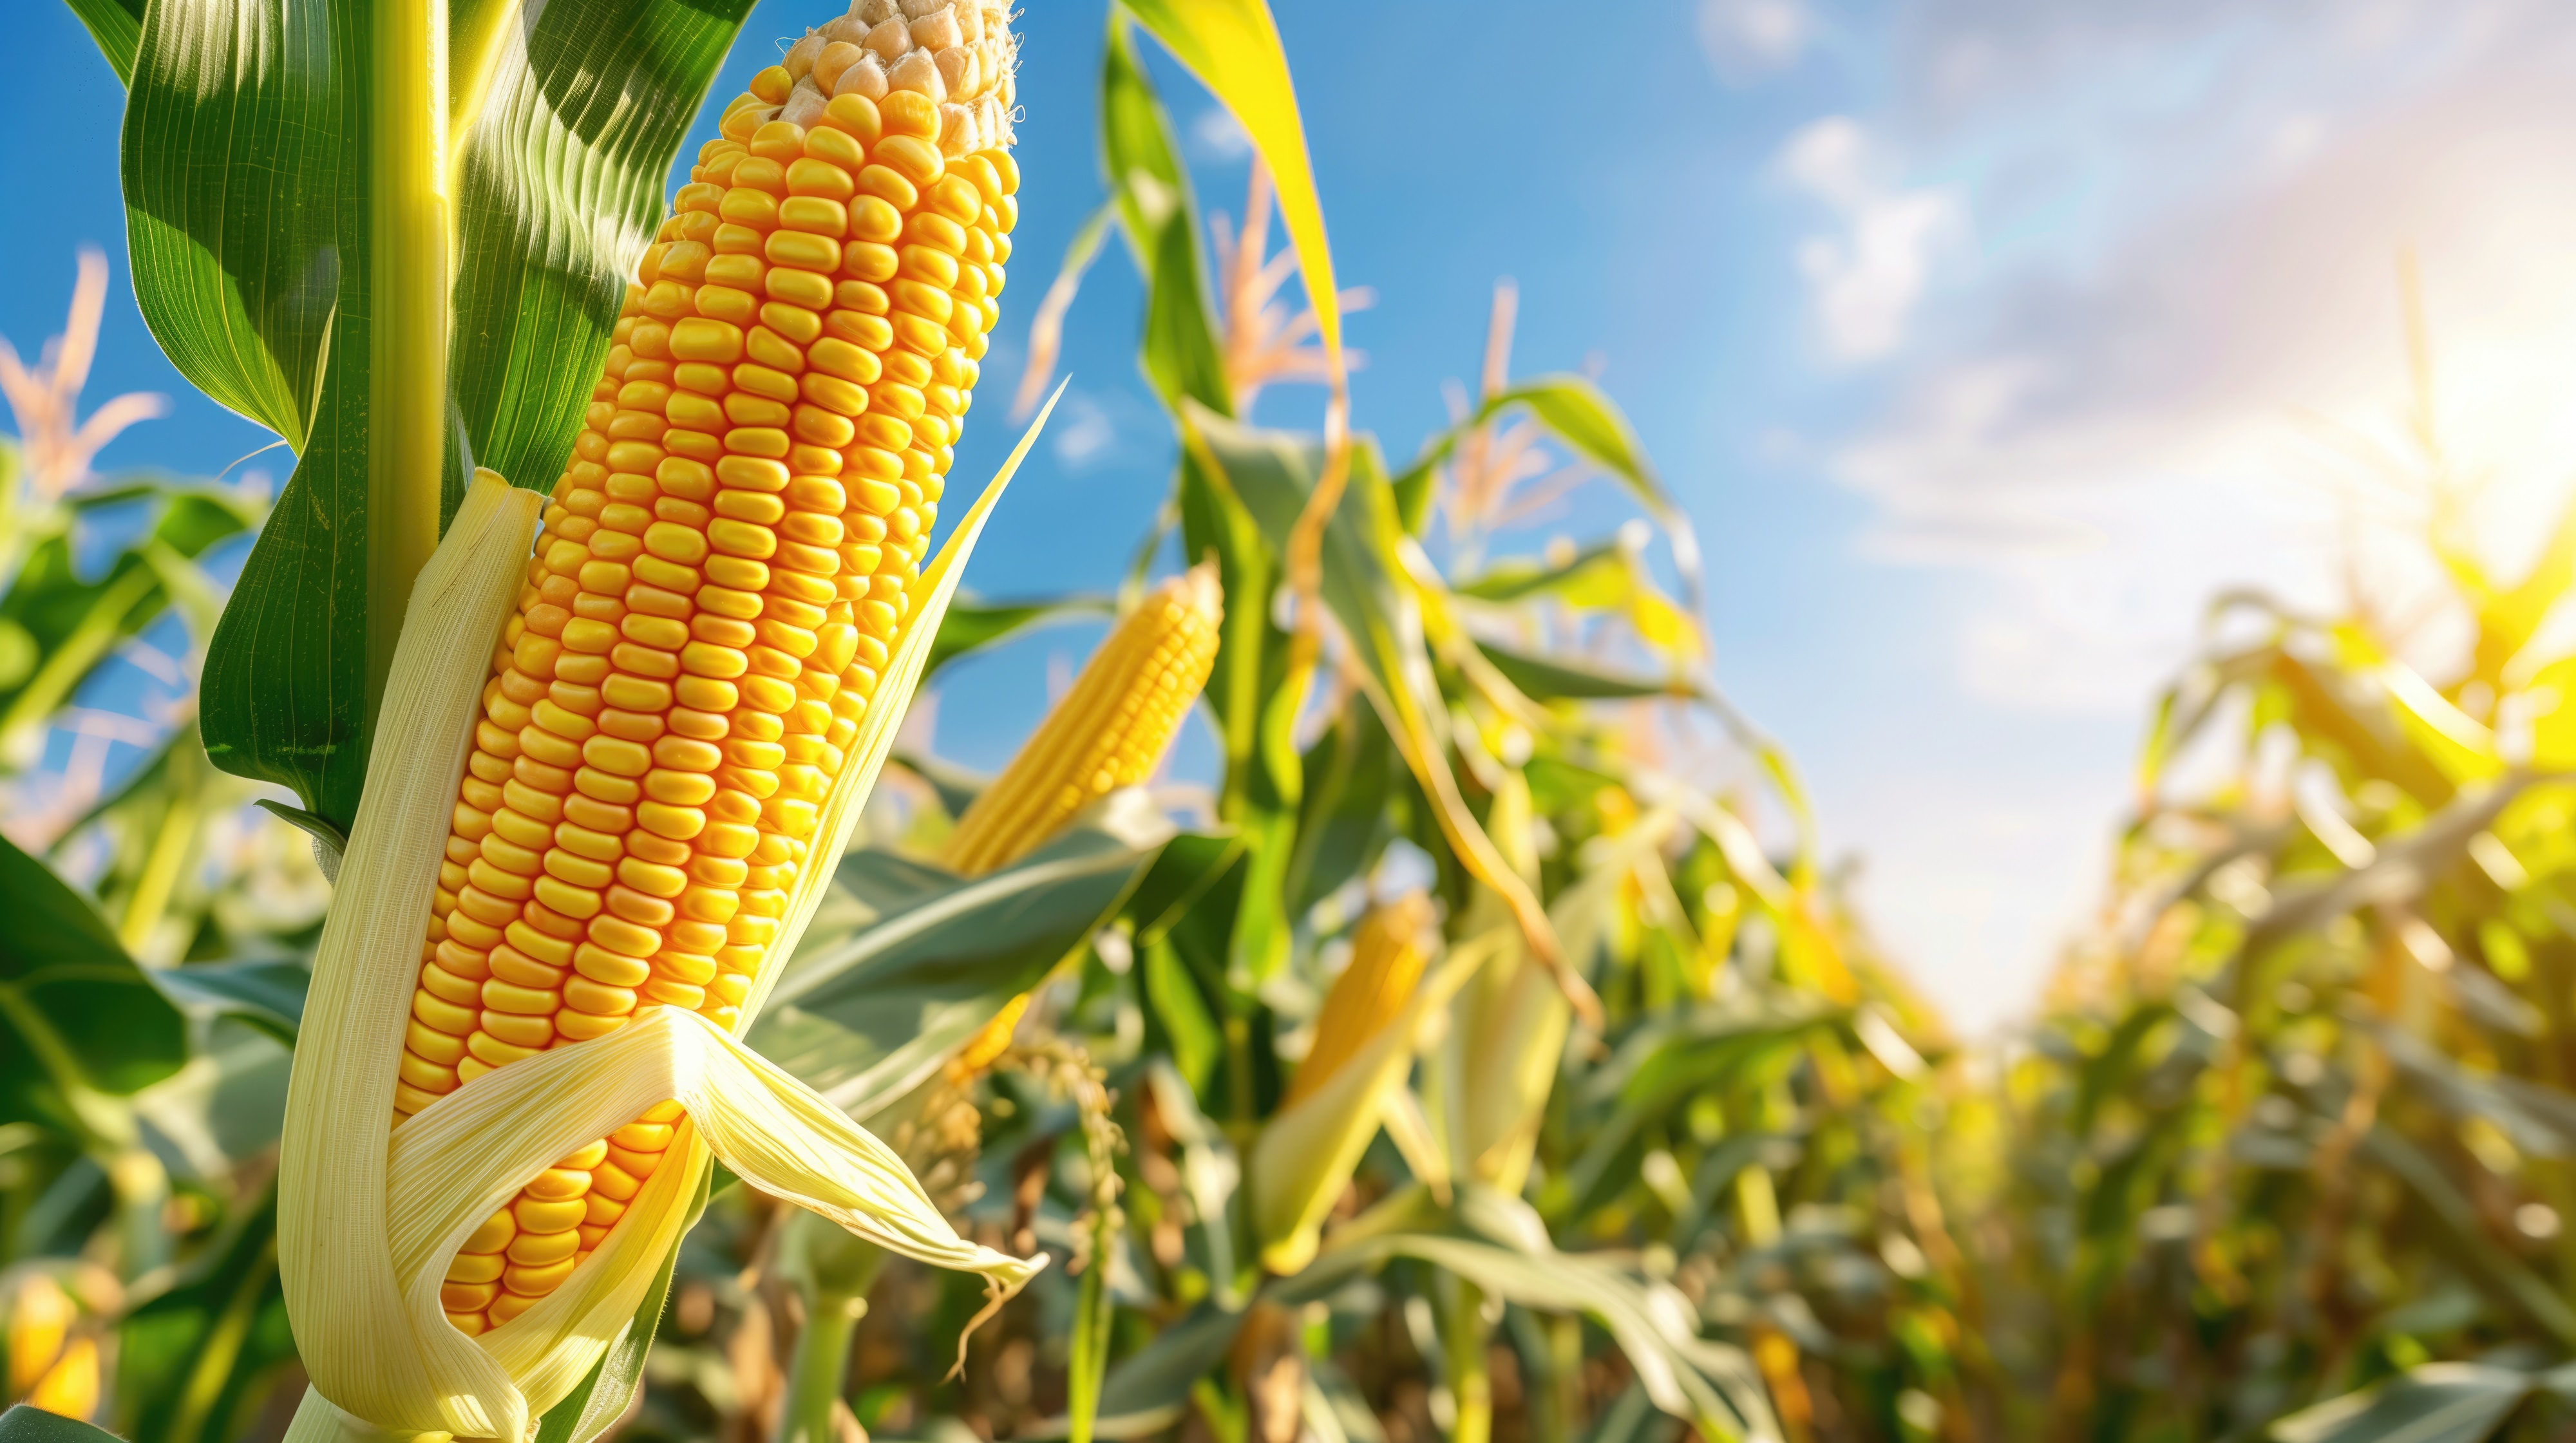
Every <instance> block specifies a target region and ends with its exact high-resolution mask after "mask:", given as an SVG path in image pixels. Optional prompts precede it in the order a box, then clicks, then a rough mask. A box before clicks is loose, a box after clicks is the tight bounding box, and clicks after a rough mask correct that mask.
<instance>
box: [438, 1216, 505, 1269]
mask: <svg viewBox="0 0 2576 1443" xmlns="http://www.w3.org/2000/svg"><path fill="white" fill-rule="evenodd" d="M518 1235H519V1220H518V1219H517V1218H514V1217H512V1216H510V1210H509V1209H507V1208H503V1209H502V1210H501V1211H499V1212H496V1213H494V1214H492V1215H491V1216H490V1217H488V1218H485V1219H484V1220H483V1224H482V1226H480V1227H478V1228H476V1229H475V1230H474V1233H473V1235H472V1236H471V1237H468V1238H467V1239H466V1240H465V1241H463V1242H461V1243H459V1244H457V1245H456V1251H457V1252H458V1253H459V1254H460V1255H462V1254H468V1253H497V1252H499V1251H501V1249H503V1248H505V1247H508V1246H509V1245H510V1239H512V1238H514V1237H517V1236H518ZM448 1276H449V1277H451V1278H454V1277H456V1274H455V1273H454V1272H453V1271H451V1272H449V1274H448ZM457 1281H459V1282H466V1281H471V1280H470V1279H464V1278H458V1279H457Z"/></svg>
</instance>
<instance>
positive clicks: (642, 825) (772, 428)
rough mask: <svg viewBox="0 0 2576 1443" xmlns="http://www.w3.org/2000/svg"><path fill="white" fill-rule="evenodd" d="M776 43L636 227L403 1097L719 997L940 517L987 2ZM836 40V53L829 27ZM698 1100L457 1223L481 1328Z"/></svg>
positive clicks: (425, 986) (998, 249) (955, 407)
mask: <svg viewBox="0 0 2576 1443" xmlns="http://www.w3.org/2000/svg"><path fill="white" fill-rule="evenodd" d="M830 29H831V31H832V32H833V34H834V35H835V36H837V35H843V34H847V35H852V36H855V37H857V38H860V39H863V40H864V42H865V49H864V50H863V51H862V50H860V49H859V48H858V47H854V46H850V45H847V44H844V43H841V42H840V41H838V40H837V39H833V38H831V37H827V36H825V35H821V34H816V35H809V36H807V37H806V38H805V40H803V41H801V42H800V43H799V44H798V45H797V46H796V47H795V48H794V49H793V50H792V51H791V52H790V54H789V56H788V59H787V63H786V64H785V65H782V66H775V67H772V68H770V69H768V70H765V71H762V72H761V73H760V74H759V75H758V76H756V77H755V78H754V79H753V81H752V85H751V91H750V93H748V94H746V95H743V96H742V97H740V98H738V99H737V100H735V101H734V102H733V103H732V105H731V106H730V107H728V109H727V112H726V117H725V121H724V125H723V138H722V139H719V140H715V141H711V142H709V143H708V144H707V145H706V147H705V148H704V149H702V150H701V151H700V152H699V164H698V166H697V167H696V169H695V170H694V171H693V172H692V183H691V184H690V185H688V186H686V187H684V188H683V189H682V190H681V191H680V193H679V196H678V199H677V202H676V207H675V209H676V213H675V214H674V215H673V216H672V217H671V219H670V220H669V221H668V222H666V223H665V225H664V226H663V228H662V231H661V233H660V236H659V243H658V244H656V245H655V246H654V247H653V248H652V249H651V250H650V251H649V252H648V253H647V255H646V257H645V260H644V263H643V268H642V271H641V275H640V284H639V285H638V286H637V287H636V288H634V289H632V290H631V291H630V292H629V294H628V297H627V302H626V305H625V308H624V311H623V313H622V315H621V317H620V319H619V321H618V324H617V329H616V333H615V345H614V348H613V349H612V350H611V351H610V353H609V359H608V365H607V374H606V376H605V377H604V379H602V381H601V382H600V384H599V387H598V389H597V391H596V392H595V393H594V395H593V401H592V405H591V407H590V413H589V416H588V418H587V422H586V424H585V426H584V428H583V431H582V433H581V436H580V437H579V439H578V442H577V443H576V446H575V448H574V456H575V459H574V460H573V462H572V463H571V465H570V467H569V468H568V469H567V471H566V472H565V474H564V476H563V477H562V478H561V480H560V481H559V482H558V483H557V485H556V489H555V496H554V504H553V505H552V506H550V507H549V508H548V509H547V511H546V513H545V520H546V531H545V534H544V536H543V537H542V538H541V539H540V542H539V545H538V555H537V557H536V559H535V560H534V561H533V562H532V563H531V564H530V566H529V571H528V583H527V585H526V587H525V588H524V589H523V591H522V592H521V595H520V600H519V607H518V611H517V613H516V615H515V616H514V617H513V618H512V620H511V621H510V623H509V626H508V629H507V631H506V632H505V634H504V637H503V644H502V648H501V651H500V653H499V654H498V655H497V656H496V657H495V659H494V664H493V676H492V679H491V681H490V683H489V684H488V685H487V686H486V688H485V691H484V712H485V714H484V718H483V720H482V721H481V722H480V723H479V725H478V726H477V729H476V736H475V747H474V750H473V752H472V754H471V756H470V757H469V759H468V763H467V774H466V777H465V779H464V782H463V784H462V787H461V796H460V798H459V800H458V803H457V806H456V811H455V817H454V824H453V829H452V831H451V833H450V838H449V842H448V862H447V865H446V866H445V867H444V868H443V869H442V871H441V875H440V887H439V891H438V894H437V898H436V902H435V905H434V907H433V916H432V920H431V922H430V925H429V934H428V939H427V944H426V947H425V949H424V954H423V958H422V964H421V973H420V985H419V990H418V992H417V993H416V995H415V997H414V1001H413V1009H412V1016H413V1022H412V1025H411V1027H410V1029H409V1032H408V1034H407V1038H406V1045H405V1055H404V1057H403V1059H402V1083H401V1086H400V1087H399V1088H398V1090H397V1096H396V1103H395V1108H396V1118H395V1122H396V1125H397V1126H399V1125H400V1123H401V1120H402V1119H403V1118H404V1117H407V1116H409V1115H411V1114H412V1113H415V1112H418V1111H419V1110H421V1109H422V1108H424V1107H427V1106H428V1105H429V1104H430V1103H432V1102H433V1101H435V1100H436V1099H437V1098H438V1097H439V1096H441V1095H443V1094H445V1093H447V1092H450V1091H452V1090H454V1089H455V1088H456V1087H458V1086H459V1085H461V1084H462V1083H464V1082H469V1081H471V1080H473V1079H474V1078H475V1077H477V1076H479V1075H481V1074H482V1073H483V1072H486V1071H489V1070H491V1069H493V1068H497V1067H502V1066H506V1065H508V1064H509V1063H511V1062H513V1061H517V1060H519V1059H521V1058H524V1057H528V1056H532V1055H533V1054H534V1053H536V1052H538V1051H540V1050H543V1049H545V1048H548V1047H552V1046H554V1045H556V1044H557V1043H558V1042H564V1041H574V1042H578V1041H581V1040H584V1039H586V1038H591V1037H597V1036H601V1035H603V1034H605V1033H607V1032H610V1031H613V1030H615V1029H617V1028H619V1027H621V1026H623V1025H625V1022H626V1021H627V1019H628V1018H629V1017H630V1016H632V1015H633V1014H634V1012H635V1011H636V1010H637V1009H638V1008H641V1007H650V1006H655V1005H663V1006H678V1007H688V1008H692V1009H695V1010H697V1011H700V1012H702V1013H704V1014H705V1015H707V1016H708V1017H709V1018H711V1019H713V1020H714V1021H715V1022H717V1023H718V1024H719V1025H721V1026H726V1027H734V1026H736V1025H738V1024H739V1022H740V1021H741V1007H742V1004H743V1002H744V1000H745V998H746V997H748V996H749V995H750V993H751V991H752V988H753V986H754V984H755V981H756V979H757V976H758V972H759V968H760V966H761V963H762V961H763V959H764V957H765V956H766V955H767V952H768V949H769V944H770V943H771V941H772V940H773V939H774V937H775V935H776V932H777V928H778V925H779V924H778V918H779V917H780V915H781V914H782V913H783V911H784V910H785V905H786V899H787V896H788V888H789V886H790V884H791V883H792V882H793V880H794V878H795V876H796V874H797V871H798V869H799V868H801V867H803V866H806V865H808V864H812V863H817V862H819V863H820V864H823V865H828V864H829V859H815V858H811V857H809V855H808V850H807V844H808V840H809V838H810V836H811V835H812V833H813V830H814V827H815V822H816V816H817V808H818V806H819V804H820V803H821V802H822V800H823V799H824V797H825V795H826V793H827V791H828V789H829V788H830V786H831V784H832V780H833V778H834V777H835V776H836V775H837V774H838V773H839V772H840V770H841V768H842V765H843V763H844V760H845V754H846V751H847V749H848V747H849V744H850V741H851V739H852V737H853V736H854V734H855V733H856V730H857V723H858V720H859V718H860V717H861V716H862V715H863V714H864V712H865V709H866V707H867V705H868V700H869V698H870V696H871V695H873V693H874V691H875V689H876V685H877V681H878V673H879V668H881V667H882V666H883V665H884V664H885V662H886V658H887V652H888V647H889V645H890V644H891V641H892V639H893V636H894V632H895V628H896V627H897V625H898V624H899V623H900V622H901V620H902V618H903V615H904V611H905V606H906V596H905V585H906V582H907V580H908V579H909V578H910V577H911V576H912V575H913V574H914V573H915V572H916V571H917V570H918V568H919V566H920V563H921V560H922V557H923V555H924V553H925V552H926V551H927V549H928V546H929V531H930V529H931V525H932V522H933V520H934V518H935V516H936V513H937V509H938V502H939V497H940V491H941V483H942V480H943V478H944V476H945V474H946V472H947V470H948V466H949V462H950V459H951V456H952V454H953V453H952V451H951V446H952V444H953V443H954V442H955V440H956V438H957V435H958V428H959V425H960V423H961V421H962V419H963V416H964V413H965V411H966V408H967V405H968V398H969V395H970V393H971V392H972V390H973V388H974V384H975V380H976V373H977V364H976V363H977V360H978V358H980V357H981V356H982V355H983V353H984V349H985V340H984V337H985V333H986V332H987V331H988V330H989V329H990V328H991V326H992V324H993V322H994V320H995V318H996V315H997V310H996V306H995V302H994V297H995V295H996V294H998V293H999V291H1000V290H1001V287H1002V269H1001V266H1002V262H1003V261H1004V260H1005V259H1006V258H1007V257H1008V256H1009V254H1010V241H1009V239H1008V234H1009V231H1010V228H1011V224H1012V222H1013V220H1014V219H1015V218H1016V215H1017V207H1016V204H1015V203H1014V201H1013V200H1012V199H1011V196H1012V193H1013V192H1014V191H1015V190H1016V189H1017V188H1018V174H1017V171H1016V169H1015V167H1014V166H1013V164H1012V161H1011V158H1010V155H1009V152H1008V149H1007V146H1008V143H1009V126H1008V121H1007V110H1006V107H1007V106H1008V103H1009V98H1010V79H1009V73H1010V61H1011V50H1012V42H1011V38H1010V35H1009V33H1008V31H1007V28H1006V17H1005V14H1004V12H1002V11H1000V10H990V11H986V10H979V9H975V8H972V7H970V6H969V5H967V4H949V3H946V0H940V3H936V4H925V3H921V0H905V3H904V5H903V7H901V10H898V8H897V7H896V6H895V5H893V4H892V3H891V0H862V3H861V4H860V5H858V6H857V7H856V8H855V9H854V10H853V11H852V13H851V14H850V15H849V16H847V17H844V18H843V19H840V20H836V21H834V22H833V24H832V26H831V27H830ZM845 52H846V53H845ZM680 1115H681V1111H680V1108H679V1106H678V1104H676V1103H666V1104H664V1105H663V1106H661V1107H658V1108H655V1109H653V1110H652V1111H650V1112H647V1113H646V1114H645V1115H644V1116H643V1117H641V1118H639V1119H637V1120H636V1121H635V1122H634V1123H632V1124H630V1125H628V1126H627V1127H625V1128H623V1129H621V1130H619V1131H618V1132H617V1133H616V1134H615V1135H614V1136H612V1137H609V1138H606V1139H603V1140H601V1141H600V1142H597V1143H594V1144H592V1145H591V1146H589V1147H587V1148H584V1149H582V1150H581V1151H579V1152H576V1153H574V1154H573V1155H571V1156H569V1157H566V1158H564V1159H563V1160H562V1161H561V1162H560V1163H559V1164H558V1165H557V1166H556V1167H555V1168H554V1169H552V1170H550V1171H548V1172H547V1173H545V1174H544V1175H542V1176H541V1177H539V1178H538V1179H537V1180H536V1181H534V1182H532V1183H530V1184H529V1185H528V1187H527V1188H526V1189H525V1190H524V1191H523V1193H522V1194H521V1196H520V1197H519V1198H518V1199H517V1200H516V1201H515V1202H514V1203H513V1204H512V1205H511V1206H510V1207H507V1208H504V1209H502V1210H501V1211H499V1212H497V1213H495V1214H494V1215H493V1216H492V1217H491V1219H490V1220H489V1221H488V1222H487V1223H486V1224H485V1225H484V1226H483V1228H482V1229H481V1230H480V1231H478V1232H477V1233H476V1234H475V1235H474V1236H473V1237H472V1238H470V1239H469V1240H468V1241H467V1242H466V1243H465V1245H464V1247H463V1248H462V1249H461V1250H460V1251H459V1253H458V1255H457V1257H456V1258H455V1260H454V1262H453V1264H452V1265H451V1267H450V1269H449V1271H448V1274H447V1286H446V1288H445V1289H444V1291H443V1294H442V1301H443V1303H444V1305H445V1307H446V1309H447V1312H448V1316H449V1317H450V1319H451V1320H452V1321H454V1322H455V1324H456V1325H457V1326H458V1327H459V1328H461V1329H463V1330H464V1331H466V1332H468V1333H477V1332H480V1331H482V1330H483V1329H485V1328H487V1327H491V1326H497V1325H499V1324H501V1323H505V1322H507V1321H509V1320H510V1319H511V1318H513V1317H515V1316H517V1315H518V1314H519V1313H520V1312H522V1311H524V1310H525V1309H526V1308H527V1307H529V1306H530V1305H532V1304H533V1303H534V1302H535V1301H536V1300H537V1299H539V1298H542V1297H544V1296H545V1295H546V1294H547V1293H549V1292H551V1291H553V1290H554V1289H555V1288H556V1287H558V1286H560V1285H561V1284H562V1282H563V1281H564V1279H565V1278H567V1277H569V1276H570V1275H571V1273H572V1270H573V1269H574V1268H575V1267H577V1266H579V1265H580V1263H581V1261H582V1260H583V1259H584V1258H586V1257H588V1256H589V1253H590V1250H591V1249H592V1248H594V1247H596V1246H597V1245H598V1243H599V1241H600V1240H601V1239H602V1238H603V1237H605V1236H606V1235H607V1232H608V1230H609V1229H610V1228H611V1227H613V1226H615V1225H616V1223H617V1221H618V1219H619V1218H620V1217H621V1216H623V1215H624V1212H625V1209H626V1206H627V1204H628V1203H629V1202H630V1201H631V1200H632V1199H633V1198H634V1196H635V1194H636V1191H637V1189H638V1188H639V1187H641V1185H642V1183H643V1181H644V1180H645V1179H647V1178H649V1177H650V1176H651V1175H652V1174H653V1172H654V1170H655V1168H656V1167H657V1166H658V1165H659V1163H660V1161H661V1158H662V1155H663V1152H664V1150H665V1149H666V1148H668V1147H669V1145H670V1142H671V1138H672V1133H673V1126H674V1124H675V1123H676V1122H677V1121H678V1120H679V1118H680Z"/></svg>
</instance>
